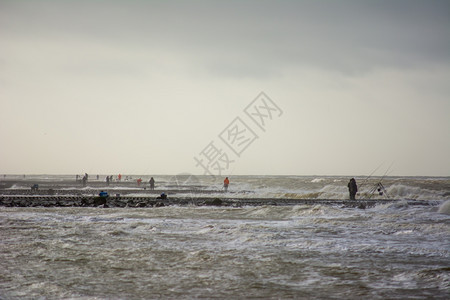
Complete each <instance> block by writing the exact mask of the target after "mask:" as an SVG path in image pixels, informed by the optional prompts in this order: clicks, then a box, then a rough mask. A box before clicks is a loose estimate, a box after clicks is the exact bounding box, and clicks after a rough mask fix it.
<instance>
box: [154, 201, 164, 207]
mask: <svg viewBox="0 0 450 300" xmlns="http://www.w3.org/2000/svg"><path fill="white" fill-rule="evenodd" d="M164 206H165V205H164V203H162V202H156V204H155V207H164Z"/></svg>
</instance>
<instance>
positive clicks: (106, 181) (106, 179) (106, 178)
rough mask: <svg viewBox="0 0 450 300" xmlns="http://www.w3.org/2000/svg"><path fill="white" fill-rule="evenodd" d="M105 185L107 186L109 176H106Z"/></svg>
mask: <svg viewBox="0 0 450 300" xmlns="http://www.w3.org/2000/svg"><path fill="white" fill-rule="evenodd" d="M106 185H108V186H109V176H106Z"/></svg>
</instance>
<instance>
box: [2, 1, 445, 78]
mask: <svg viewBox="0 0 450 300" xmlns="http://www.w3.org/2000/svg"><path fill="white" fill-rule="evenodd" d="M5 3H6V4H5ZM2 6H3V7H2V8H3V12H2V13H0V14H1V15H0V16H1V17H0V19H3V21H0V22H1V23H2V24H1V25H2V28H3V29H2V31H0V34H1V32H3V33H8V31H22V34H24V35H27V34H30V35H34V36H36V35H37V36H39V35H40V34H53V35H55V36H63V37H64V38H71V37H73V38H86V37H87V38H89V39H91V40H94V41H96V42H105V43H111V44H117V45H127V44H129V45H133V47H142V48H144V49H145V48H151V49H153V48H156V49H161V50H162V51H164V50H169V51H172V52H176V53H179V55H181V56H183V57H184V58H185V59H186V60H187V61H189V60H192V63H193V64H195V65H196V67H201V68H203V69H205V70H206V71H211V72H212V74H214V75H220V74H222V75H223V76H227V77H228V76H239V77H242V76H258V75H259V74H267V73H273V74H281V73H282V70H283V69H284V68H292V67H294V68H295V67H299V68H301V67H305V66H306V67H313V68H320V69H326V70H329V71H335V72H341V73H343V74H347V75H355V74H360V73H364V72H369V71H370V70H373V69H376V68H383V67H387V66H389V67H397V68H414V67H415V66H421V65H423V64H442V63H446V64H447V63H448V62H449V58H450V49H449V48H450V35H449V34H448V28H450V18H449V13H448V12H449V11H450V4H449V2H447V1H376V2H375V1H373V2H372V1H368V2H361V1H333V2H331V1H330V2H325V1H323V2H322V1H320V2H319V1H277V2H275V1H226V2H225V1H196V2H185V1H169V2H148V1H133V2H122V1H108V2H91V1H73V2H72V1H69V2H53V1H52V2H50V1H39V2H32V3H30V2H27V3H19V4H17V3H16V2H4V3H3V4H2ZM227 57H231V58H238V59H236V60H233V59H231V62H230V64H228V63H226V65H224V66H221V65H223V64H224V61H227ZM233 62H235V63H234V64H233ZM261 69H263V70H265V71H264V72H262V70H261Z"/></svg>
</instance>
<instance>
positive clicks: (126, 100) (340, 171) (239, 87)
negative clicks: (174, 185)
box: [0, 0, 450, 176]
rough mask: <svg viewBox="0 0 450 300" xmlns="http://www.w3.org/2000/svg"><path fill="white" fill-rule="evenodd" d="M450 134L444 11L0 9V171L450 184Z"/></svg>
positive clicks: (14, 4) (113, 5)
mask: <svg viewBox="0 0 450 300" xmlns="http://www.w3.org/2000/svg"><path fill="white" fill-rule="evenodd" d="M260 92H264V93H265V95H267V96H268V97H269V99H266V98H265V101H266V104H267V103H269V105H268V106H266V107H265V108H264V107H263V106H259V109H260V111H259V112H260V113H261V114H260V115H259V118H258V116H257V115H253V116H254V117H255V119H256V121H258V120H259V121H262V120H263V121H264V122H265V123H264V126H263V127H259V126H258V124H257V122H254V121H253V120H251V118H250V117H249V115H247V114H246V113H245V109H246V108H247V109H248V106H249V105H250V106H249V107H250V108H253V107H254V106H252V104H251V103H252V101H253V100H255V99H256V97H257V96H258V95H259V94H260ZM270 100H271V101H272V102H270ZM258 101H261V99H260V98H258V99H256V102H253V104H255V105H256V104H258V103H262V102H258ZM274 105H276V106H274ZM257 107H258V106H257ZM267 108H272V109H273V110H270V109H269V110H267ZM276 108H278V109H276ZM250 116H252V115H251V114H250ZM270 117H271V118H270ZM236 118H238V119H236ZM236 120H237V121H236ZM233 133H234V135H233ZM449 133H450V1H436V0H431V1H415V0H399V1H384V0H382V1H70V0H67V1H4V0H0V143H1V145H0V174H82V173H85V172H87V173H90V174H118V173H122V174H179V173H194V174H202V173H203V171H204V169H203V168H202V167H201V166H199V165H197V162H196V160H194V157H195V158H197V159H199V160H201V161H202V162H203V163H204V164H205V165H206V167H207V168H210V169H209V170H211V172H212V173H214V174H215V175H218V169H217V168H222V169H221V172H222V173H221V175H233V174H258V175H266V174H267V175H349V176H351V175H368V174H370V173H371V172H372V171H374V170H375V169H376V168H377V167H379V166H380V165H381V166H380V167H379V169H378V170H377V172H376V174H374V175H383V173H384V172H385V171H386V170H387V169H388V168H389V166H390V165H391V164H392V167H391V168H390V169H389V175H411V176H417V175H423V176H450V155H449V153H450V134H449ZM256 136H257V138H255V137H256ZM211 143H212V144H211ZM213 146H214V147H213ZM232 148H234V149H232ZM216 150H217V151H220V152H216ZM237 154H239V155H237ZM215 167H216V168H215Z"/></svg>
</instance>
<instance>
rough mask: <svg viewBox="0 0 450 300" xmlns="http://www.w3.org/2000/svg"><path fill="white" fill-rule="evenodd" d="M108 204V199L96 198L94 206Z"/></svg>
mask: <svg viewBox="0 0 450 300" xmlns="http://www.w3.org/2000/svg"><path fill="white" fill-rule="evenodd" d="M104 204H106V197H96V198H94V205H95V206H100V205H104Z"/></svg>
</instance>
